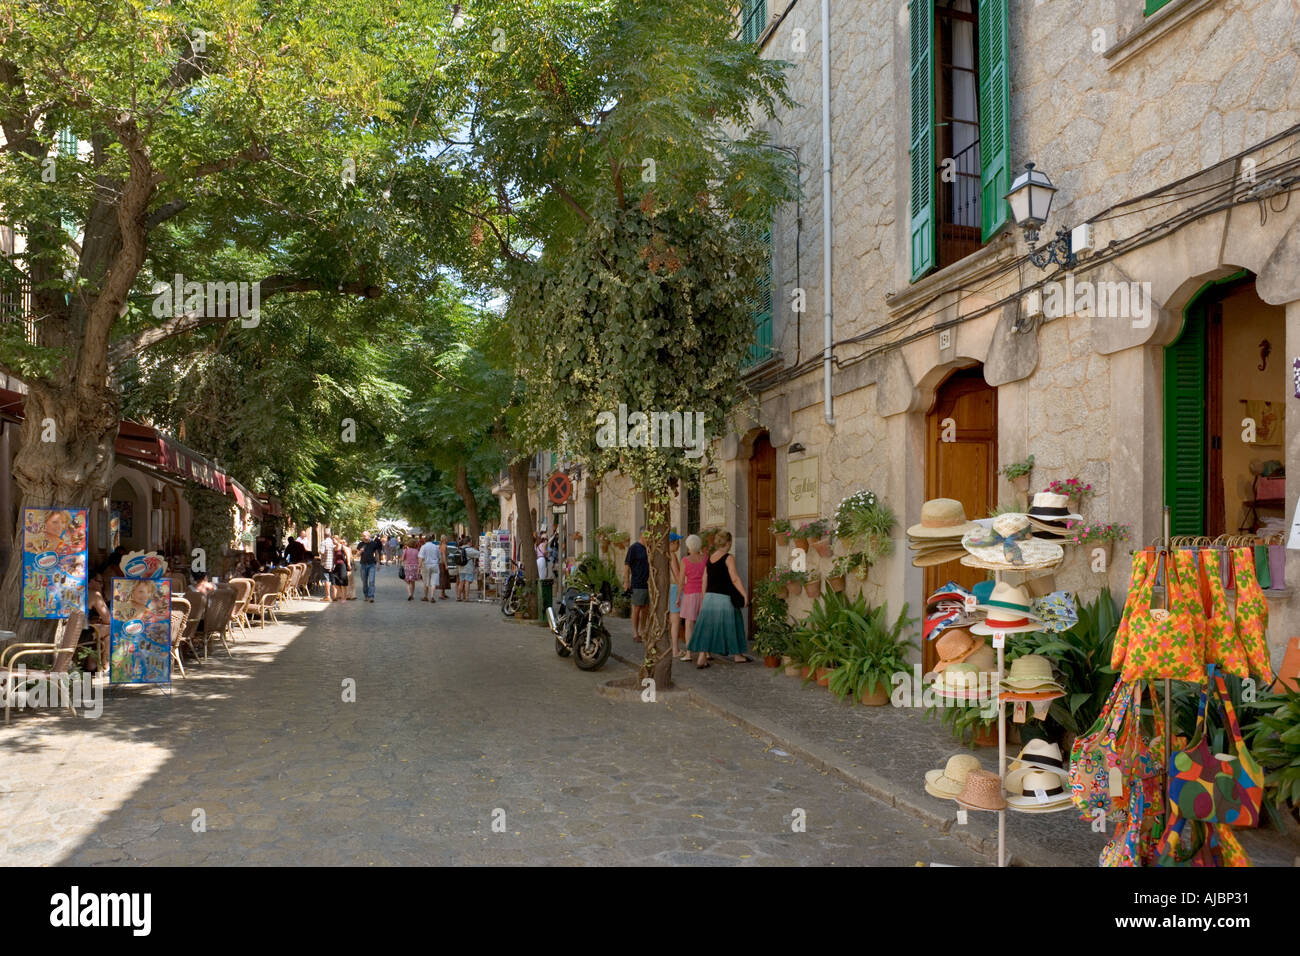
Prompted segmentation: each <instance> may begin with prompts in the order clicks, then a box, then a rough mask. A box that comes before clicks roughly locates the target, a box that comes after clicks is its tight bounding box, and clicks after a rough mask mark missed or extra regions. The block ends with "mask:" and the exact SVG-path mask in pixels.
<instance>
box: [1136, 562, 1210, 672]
mask: <svg viewBox="0 0 1300 956" xmlns="http://www.w3.org/2000/svg"><path fill="white" fill-rule="evenodd" d="M1159 563H1160V562H1159V561H1156V562H1155V563H1154V565H1153V570H1152V571H1150V572H1148V575H1147V582H1146V583H1145V584H1144V585H1143V587H1142V590H1141V591H1140V592H1139V595H1138V602H1137V603H1135V604H1134V606H1133V609H1132V612H1131V614H1130V617H1129V634H1128V646H1127V647H1126V649H1125V653H1124V669H1123V671H1122V672H1121V679H1122V680H1124V681H1126V682H1132V681H1137V680H1162V679H1172V680H1186V681H1192V682H1194V683H1201V682H1203V681H1204V680H1205V610H1204V608H1203V607H1202V606H1201V596H1200V590H1199V585H1198V582H1197V579H1196V570H1195V560H1194V558H1193V556H1192V552H1190V551H1173V552H1172V553H1169V554H1167V555H1166V563H1167V564H1168V571H1169V573H1168V575H1167V576H1166V577H1167V579H1168V580H1167V587H1168V593H1169V608H1168V610H1165V609H1163V608H1152V607H1151V594H1152V591H1153V590H1154V584H1155V581H1154V577H1155V566H1158V565H1159Z"/></svg>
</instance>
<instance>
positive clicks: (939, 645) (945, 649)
mask: <svg viewBox="0 0 1300 956" xmlns="http://www.w3.org/2000/svg"><path fill="white" fill-rule="evenodd" d="M983 643H984V642H983V641H977V640H976V639H975V638H973V637H971V635H970V631H968V630H966V629H965V628H961V627H955V628H952V629H951V630H948V631H945V632H944V633H943V635H942V636H941V637H940V638H939V639H938V640H937V641H935V642H934V650H935V653H937V654H938V655H939V663H938V664H937V665H935V670H936V671H937V670H940V669H942V668H943V667H948V666H950V665H952V664H956V663H957V662H958V661H964V660H965V659H966V658H968V657H970V656H971V655H972V654H974V653H975V649H976V648H977V647H979V646H980V645H981V644H983Z"/></svg>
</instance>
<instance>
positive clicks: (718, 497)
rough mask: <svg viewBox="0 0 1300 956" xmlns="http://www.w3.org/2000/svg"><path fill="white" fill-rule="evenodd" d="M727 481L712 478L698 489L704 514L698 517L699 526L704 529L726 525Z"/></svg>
mask: <svg viewBox="0 0 1300 956" xmlns="http://www.w3.org/2000/svg"><path fill="white" fill-rule="evenodd" d="M730 497H731V496H730V494H728V488H727V479H725V478H714V479H712V480H710V481H706V482H704V484H703V485H702V486H701V487H700V499H701V503H702V504H703V506H704V513H703V514H702V515H701V516H700V526H701V527H704V528H722V527H726V524H727V510H728V509H727V500H728V499H729V498H730Z"/></svg>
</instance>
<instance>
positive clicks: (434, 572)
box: [420, 535, 439, 603]
mask: <svg viewBox="0 0 1300 956" xmlns="http://www.w3.org/2000/svg"><path fill="white" fill-rule="evenodd" d="M438 559H439V553H438V542H436V541H434V540H433V535H430V536H429V539H428V540H427V541H425V542H424V544H422V545H420V580H422V581H423V582H424V597H422V598H420V600H421V601H430V602H434V603H436V602H437V600H438V595H436V594H431V593H430V592H429V589H430V588H434V589H437V587H438V563H439V561H438Z"/></svg>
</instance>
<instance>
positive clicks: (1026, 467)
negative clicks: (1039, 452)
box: [1002, 455, 1034, 480]
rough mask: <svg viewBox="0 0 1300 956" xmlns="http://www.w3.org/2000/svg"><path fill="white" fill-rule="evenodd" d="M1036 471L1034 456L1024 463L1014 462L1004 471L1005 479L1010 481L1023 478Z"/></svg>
mask: <svg viewBox="0 0 1300 956" xmlns="http://www.w3.org/2000/svg"><path fill="white" fill-rule="evenodd" d="M1033 470H1034V456H1033V455H1030V456H1029V457H1028V458H1026V459H1025V460H1024V461H1014V462H1012V463H1011V464H1009V465H1007V466H1006V467H1005V468H1003V469H1002V475H1003V477H1005V478H1007V479H1008V480H1014V479H1016V478H1023V477H1024V476H1025V475H1027V474H1029V473H1030V472H1031V471H1033Z"/></svg>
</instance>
